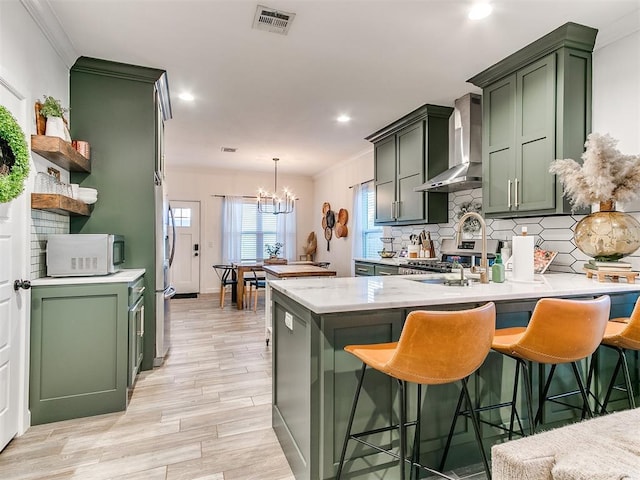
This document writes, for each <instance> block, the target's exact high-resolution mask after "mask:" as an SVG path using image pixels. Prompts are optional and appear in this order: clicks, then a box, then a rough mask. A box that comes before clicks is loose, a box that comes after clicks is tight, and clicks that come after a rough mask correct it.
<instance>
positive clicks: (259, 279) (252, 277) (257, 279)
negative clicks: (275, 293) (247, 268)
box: [244, 268, 267, 312]
mask: <svg viewBox="0 0 640 480" xmlns="http://www.w3.org/2000/svg"><path fill="white" fill-rule="evenodd" d="M260 272H262V270H261V269H257V268H252V269H251V272H249V274H248V275H246V276H245V277H244V283H245V288H244V294H245V298H246V295H247V286H248V287H249V290H248V292H249V302H248V304H247V305H249V304H251V301H252V300H253V311H254V312H256V311H257V310H258V290H260V289H261V288H263V289H264V288H265V287H266V285H267V280H266V279H265V277H263V276H260V275H258V273H260ZM254 289H255V296H254Z"/></svg>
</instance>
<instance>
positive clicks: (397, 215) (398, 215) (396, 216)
mask: <svg viewBox="0 0 640 480" xmlns="http://www.w3.org/2000/svg"><path fill="white" fill-rule="evenodd" d="M399 217H400V200H398V201H396V215H395V219H396V220H397V219H398V218H399Z"/></svg>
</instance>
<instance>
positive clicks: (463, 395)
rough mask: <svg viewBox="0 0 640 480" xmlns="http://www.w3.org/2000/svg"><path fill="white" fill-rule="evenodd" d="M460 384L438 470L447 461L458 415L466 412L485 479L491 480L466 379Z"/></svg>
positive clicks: (442, 469)
mask: <svg viewBox="0 0 640 480" xmlns="http://www.w3.org/2000/svg"><path fill="white" fill-rule="evenodd" d="M460 383H461V384H462V389H461V390H460V396H459V397H458V404H457V406H456V410H455V413H454V416H453V420H452V422H451V428H450V429H449V435H448V436H447V442H446V444H445V447H444V451H443V453H442V460H441V461H440V466H439V468H438V470H440V471H444V467H445V464H446V461H447V456H448V454H449V448H450V447H451V440H452V439H453V432H454V431H455V428H456V423H457V421H458V417H459V416H460V415H465V414H466V412H468V413H469V416H470V417H471V424H472V425H473V431H474V433H475V436H476V441H477V442H478V447H479V448H480V453H481V455H482V463H483V465H484V470H485V472H486V474H487V479H489V480H491V469H490V468H489V460H488V459H487V454H486V452H485V451H484V443H483V442H482V435H481V433H480V421H479V420H478V417H477V412H476V410H475V409H474V408H473V403H472V402H471V395H469V389H468V387H467V383H468V378H463V379H462V380H460ZM463 401H464V402H465V403H466V407H467V410H465V411H462V402H463Z"/></svg>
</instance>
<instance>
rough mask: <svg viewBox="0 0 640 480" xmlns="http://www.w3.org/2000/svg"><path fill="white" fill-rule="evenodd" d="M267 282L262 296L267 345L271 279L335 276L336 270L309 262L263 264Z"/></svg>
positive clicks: (269, 334) (269, 324)
mask: <svg viewBox="0 0 640 480" xmlns="http://www.w3.org/2000/svg"><path fill="white" fill-rule="evenodd" d="M263 270H264V272H265V274H266V280H267V284H266V285H265V287H266V288H265V297H264V305H265V308H264V335H265V342H266V344H267V345H269V340H270V339H271V285H270V283H271V280H277V279H280V280H282V279H293V278H301V277H302V278H317V277H335V276H336V271H335V270H329V269H328V268H323V267H319V266H317V265H313V264H311V263H297V264H290V265H264V267H263Z"/></svg>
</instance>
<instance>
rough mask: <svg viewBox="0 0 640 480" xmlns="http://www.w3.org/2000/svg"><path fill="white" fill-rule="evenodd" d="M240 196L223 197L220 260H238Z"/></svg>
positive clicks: (240, 233) (240, 231)
mask: <svg viewBox="0 0 640 480" xmlns="http://www.w3.org/2000/svg"><path fill="white" fill-rule="evenodd" d="M243 202H244V200H243V198H242V197H232V196H227V197H224V201H223V204H222V262H223V263H232V262H239V261H240V258H241V256H240V253H241V243H242V203H243Z"/></svg>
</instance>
